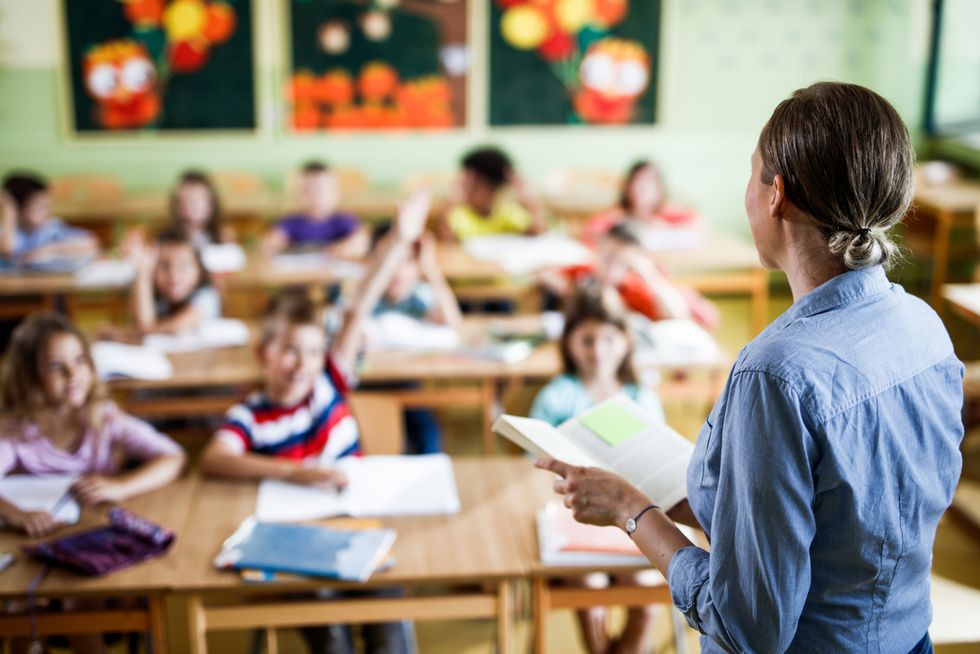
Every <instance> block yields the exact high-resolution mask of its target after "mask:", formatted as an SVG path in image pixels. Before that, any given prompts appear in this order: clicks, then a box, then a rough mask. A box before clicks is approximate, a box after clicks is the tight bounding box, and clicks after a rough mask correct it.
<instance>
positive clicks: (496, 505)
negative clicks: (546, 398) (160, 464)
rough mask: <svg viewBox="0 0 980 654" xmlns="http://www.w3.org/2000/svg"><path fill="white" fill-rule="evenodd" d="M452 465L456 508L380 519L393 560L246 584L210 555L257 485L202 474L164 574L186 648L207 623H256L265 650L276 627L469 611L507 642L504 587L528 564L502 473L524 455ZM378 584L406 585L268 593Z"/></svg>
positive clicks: (503, 646) (223, 626)
mask: <svg viewBox="0 0 980 654" xmlns="http://www.w3.org/2000/svg"><path fill="white" fill-rule="evenodd" d="M454 467H455V473H456V483H457V486H458V488H459V496H460V503H461V506H462V509H461V511H460V512H459V513H458V514H456V515H447V516H429V517H413V518H397V519H385V520H384V521H383V523H384V525H385V526H386V527H391V528H394V529H396V530H397V532H398V537H397V540H396V541H395V546H394V550H393V552H392V554H393V556H394V559H395V562H396V563H395V565H394V566H393V567H392V568H391V569H389V570H385V571H383V572H379V573H378V574H376V575H375V576H374V577H372V578H371V579H370V580H369V581H368V582H366V583H365V584H347V583H339V582H330V581H326V580H315V579H300V578H297V579H296V580H290V581H283V582H276V583H269V584H245V583H244V582H242V581H241V579H240V578H239V576H238V575H237V574H235V573H232V572H227V571H221V570H216V569H215V568H214V565H213V563H212V561H213V559H214V556H215V555H216V554H217V553H218V551H219V550H220V548H221V543H222V541H223V540H224V539H225V538H227V537H228V535H229V534H231V533H232V532H233V531H234V530H235V529H236V528H237V527H238V525H239V523H240V522H241V521H242V520H244V519H245V518H246V517H247V516H248V515H250V514H251V513H252V512H253V511H254V509H255V497H256V488H257V486H256V484H254V483H242V482H237V483H236V482H223V481H206V482H203V483H202V485H201V489H200V492H199V493H198V495H197V498H198V499H197V502H196V505H195V506H194V508H193V510H192V512H191V514H190V516H189V519H188V523H187V524H188V525H194V533H195V537H194V538H184V539H182V540H180V541H179V542H178V546H177V548H176V551H175V553H174V554H175V556H176V558H177V559H178V560H179V561H180V564H179V568H178V570H177V573H176V575H175V577H174V580H173V582H174V587H175V588H176V589H177V591H178V592H179V593H181V594H182V595H184V596H186V599H187V604H188V610H189V620H190V633H191V647H190V651H191V652H192V653H193V654H202V653H203V652H206V651H207V642H206V638H205V637H206V635H207V633H208V632H209V631H227V630H247V629H256V628H259V629H264V630H266V633H267V643H268V645H269V649H268V651H269V652H271V653H274V652H276V651H277V647H276V645H277V643H276V638H275V629H277V628H282V627H300V626H306V625H322V624H338V623H362V622H376V621H392V620H461V619H474V618H491V619H494V620H496V621H497V645H498V649H497V651H498V652H501V653H507V652H511V651H513V634H512V628H513V616H512V614H513V611H514V607H513V597H512V593H513V588H514V584H515V582H517V581H518V580H520V579H521V578H522V577H524V576H525V575H526V573H527V565H526V560H525V559H524V557H523V551H522V549H521V548H520V547H519V546H518V543H517V541H516V540H515V538H514V536H513V533H512V524H511V523H512V520H511V515H512V511H513V506H512V502H513V501H514V500H515V499H516V498H515V496H514V495H513V491H512V489H511V488H510V487H509V486H508V482H509V481H510V480H512V479H514V478H515V477H520V476H521V475H522V474H531V472H533V471H531V468H530V464H529V463H528V461H527V460H526V459H524V458H511V459H506V458H481V459H478V460H475V459H457V460H456V461H454ZM529 471H530V472H529ZM326 524H329V522H326ZM463 585H479V586H481V587H482V588H483V590H480V589H476V588H470V589H465V588H464V589H461V588H459V587H460V586H463ZM447 586H448V587H447ZM384 587H388V588H392V587H394V588H404V589H406V591H407V592H406V595H405V596H404V597H399V598H364V599H351V598H340V599H336V600H330V601H300V602H290V603H283V602H282V601H281V600H278V601H277V598H276V597H271V598H270V596H281V595H282V594H283V593H286V592H289V593H295V592H310V591H313V590H315V589H318V588H384ZM487 587H489V590H487ZM419 589H426V590H427V592H426V593H425V594H424V596H422V595H417V594H416V592H415V591H417V590H419ZM229 591H230V593H231V594H233V595H235V596H239V597H241V596H245V597H249V598H251V599H252V600H253V601H251V602H249V603H247V604H245V605H244V606H243V605H231V604H227V603H223V602H222V598H226V597H228V596H229ZM263 598H265V599H263Z"/></svg>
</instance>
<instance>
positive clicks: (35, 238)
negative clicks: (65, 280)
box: [0, 174, 99, 264]
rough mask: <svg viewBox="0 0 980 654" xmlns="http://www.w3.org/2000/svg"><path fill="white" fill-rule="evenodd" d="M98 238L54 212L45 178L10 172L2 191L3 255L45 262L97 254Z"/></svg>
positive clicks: (0, 253)
mask: <svg viewBox="0 0 980 654" xmlns="http://www.w3.org/2000/svg"><path fill="white" fill-rule="evenodd" d="M98 249H99V244H98V241H96V239H95V237H94V236H93V235H92V234H91V233H90V232H87V231H85V230H84V229H78V228H77V227H70V226H69V225H66V224H65V223H64V221H62V220H61V219H60V218H55V217H54V216H52V215H51V194H50V193H49V192H48V184H47V182H46V181H44V180H43V179H42V178H40V177H38V176H36V175H29V174H13V175H8V176H7V177H6V178H5V179H4V180H3V191H2V192H0V257H4V258H8V259H16V260H17V261H18V262H20V263H27V264H43V263H45V262H51V261H56V260H62V259H79V260H81V259H85V258H88V257H91V256H94V255H95V254H96V253H97V252H98Z"/></svg>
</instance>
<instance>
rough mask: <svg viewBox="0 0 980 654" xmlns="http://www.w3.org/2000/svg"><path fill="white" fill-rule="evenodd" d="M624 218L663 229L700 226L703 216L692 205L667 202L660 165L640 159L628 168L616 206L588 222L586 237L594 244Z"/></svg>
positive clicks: (584, 235)
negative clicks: (699, 215)
mask: <svg viewBox="0 0 980 654" xmlns="http://www.w3.org/2000/svg"><path fill="white" fill-rule="evenodd" d="M622 220H634V221H636V222H637V223H638V224H640V225H643V226H646V227H652V228H661V229H673V228H688V229H690V228H697V227H699V223H700V219H699V217H698V215H697V214H696V213H694V212H693V211H691V210H690V209H686V208H684V207H679V206H676V205H672V204H670V203H669V202H667V193H666V191H665V187H664V180H663V176H662V175H661V174H660V169H659V168H657V166H656V165H654V163H653V162H652V161H649V160H647V159H641V160H640V161H637V162H636V163H634V164H633V165H632V166H630V169H629V170H628V171H627V172H626V177H625V178H624V179H623V185H622V188H621V189H620V192H619V203H618V204H617V206H615V207H613V208H612V209H609V210H608V211H604V212H602V213H600V214H598V215H597V216H593V217H592V218H590V219H589V221H588V222H587V223H586V224H585V232H584V234H583V240H584V241H585V242H586V243H589V244H591V245H595V244H596V243H598V242H599V239H600V238H601V237H602V235H603V234H605V233H606V232H608V231H609V229H610V228H611V227H612V226H613V225H615V224H616V223H618V222H620V221H622Z"/></svg>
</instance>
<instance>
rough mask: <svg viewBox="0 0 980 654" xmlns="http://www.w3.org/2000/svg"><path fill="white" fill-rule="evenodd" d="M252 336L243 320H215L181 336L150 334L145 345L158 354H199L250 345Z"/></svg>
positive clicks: (206, 322) (205, 322) (206, 321)
mask: <svg viewBox="0 0 980 654" xmlns="http://www.w3.org/2000/svg"><path fill="white" fill-rule="evenodd" d="M251 337H252V334H251V332H250V331H249V329H248V325H246V324H245V323H244V322H243V321H241V320H235V319H234V318H214V319H211V320H205V321H204V322H202V323H201V324H200V325H198V326H197V327H195V328H193V329H188V330H186V331H183V332H181V333H180V334H150V335H148V336H146V337H145V338H144V339H143V345H144V346H145V347H148V348H149V349H151V350H156V351H157V352H170V353H173V352H198V351H200V350H212V349H216V348H222V347H238V346H241V345H248V342H249V340H250V339H251Z"/></svg>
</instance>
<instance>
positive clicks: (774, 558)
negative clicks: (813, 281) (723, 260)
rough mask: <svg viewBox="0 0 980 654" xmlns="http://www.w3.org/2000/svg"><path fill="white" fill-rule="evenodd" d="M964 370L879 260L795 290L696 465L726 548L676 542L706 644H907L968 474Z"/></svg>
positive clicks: (941, 332)
mask: <svg viewBox="0 0 980 654" xmlns="http://www.w3.org/2000/svg"><path fill="white" fill-rule="evenodd" d="M962 376H963V366H962V364H961V363H960V362H959V361H958V360H957V359H956V357H955V356H954V354H953V348H952V345H951V343H950V341H949V336H948V335H947V334H946V330H945V329H944V327H943V324H942V323H941V322H940V320H939V317H938V316H936V314H935V313H934V312H933V311H932V310H931V309H930V308H929V307H928V306H927V305H926V304H924V303H923V302H921V301H920V300H918V299H916V298H914V297H912V296H910V295H907V294H906V293H905V291H904V290H903V289H902V288H901V287H900V286H898V285H893V284H890V283H889V281H888V279H887V278H886V277H885V273H884V272H883V271H882V269H881V268H873V269H869V270H863V271H853V272H847V273H845V274H842V275H839V276H837V277H835V278H833V279H832V280H830V281H828V282H826V283H825V284H823V285H822V286H820V287H819V288H817V289H815V290H813V291H812V292H810V293H809V294H807V295H806V296H805V297H803V298H801V299H800V300H799V301H798V302H796V303H795V304H794V305H793V306H792V307H791V308H790V309H789V310H788V311H787V312H786V313H785V314H783V315H782V316H780V318H779V319H778V320H776V321H775V322H774V323H773V324H772V325H770V326H769V327H768V328H767V329H766V330H765V331H764V332H763V333H762V334H760V335H759V336H758V337H757V338H756V339H755V340H753V341H752V342H751V343H749V344H748V345H747V346H746V347H745V348H744V349H743V350H742V352H741V353H740V354H739V357H738V359H737V361H736V362H735V366H734V368H733V370H732V373H731V375H730V377H729V379H728V383H727V384H726V387H725V390H724V392H723V394H722V396H721V398H720V399H719V401H718V403H717V404H716V405H715V407H714V409H713V410H712V411H711V414H710V415H709V417H708V420H707V422H706V424H705V426H704V428H703V429H702V431H701V434H700V436H699V438H698V442H697V446H696V448H695V452H694V457H693V458H692V460H691V465H690V468H689V470H688V493H689V501H690V504H691V508H692V509H693V511H694V514H695V516H697V518H698V521H699V522H700V523H701V525H702V526H703V527H704V529H705V531H706V533H707V534H708V535H709V537H710V539H711V553H710V554H709V553H708V552H705V551H704V550H702V549H700V548H697V547H686V548H684V549H682V550H680V551H678V552H677V553H676V554H675V555H674V557H673V559H672V560H671V562H670V567H669V569H668V581H669V582H670V589H671V593H672V595H673V599H674V603H675V604H676V605H677V606H678V607H679V608H680V610H681V611H683V613H684V614H685V615H686V616H687V620H688V622H689V623H690V624H691V626H692V627H694V628H695V629H698V630H699V631H701V632H702V633H703V634H705V636H704V637H703V638H702V651H703V652H706V653H711V652H721V651H728V652H764V653H766V654H772V653H775V652H784V651H789V652H820V653H825V652H883V653H886V654H895V653H898V654H901V653H905V652H908V651H910V650H911V649H912V648H913V647H914V646H915V645H916V643H917V642H919V641H920V639H921V638H922V636H923V634H925V633H926V631H927V630H928V628H929V624H930V620H931V608H930V604H929V569H930V566H931V561H932V545H933V540H934V538H935V533H936V524H937V523H938V521H939V517H940V516H941V515H942V513H943V511H944V510H945V509H946V507H947V506H948V505H949V503H950V501H951V500H952V496H953V490H954V488H955V486H956V482H957V480H958V479H959V475H960V468H961V463H962V462H961V457H960V453H959V443H960V440H961V439H962V437H963V427H962V423H961V421H960V409H961V407H962V404H963V391H962Z"/></svg>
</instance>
